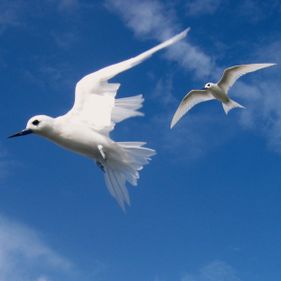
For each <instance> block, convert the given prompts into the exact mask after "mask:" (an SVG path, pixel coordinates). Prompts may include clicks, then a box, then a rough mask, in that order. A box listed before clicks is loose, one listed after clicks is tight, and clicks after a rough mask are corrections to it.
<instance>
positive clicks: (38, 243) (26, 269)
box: [0, 215, 72, 281]
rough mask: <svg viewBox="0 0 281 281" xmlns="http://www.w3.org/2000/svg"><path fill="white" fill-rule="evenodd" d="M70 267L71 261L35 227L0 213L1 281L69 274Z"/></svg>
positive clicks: (37, 278) (43, 278)
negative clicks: (36, 230)
mask: <svg viewBox="0 0 281 281" xmlns="http://www.w3.org/2000/svg"><path fill="white" fill-rule="evenodd" d="M71 269H72V264H71V263H70V262H69V261H68V260H67V259H66V258H64V257H62V256H60V255H59V254H57V253H56V252H55V251H54V250H52V249H51V248H50V247H48V246H47V245H46V244H45V243H44V242H43V241H42V239H41V238H40V237H39V235H38V234H37V233H36V232H35V231H34V230H32V229H31V228H29V227H27V226H25V225H22V224H19V223H17V222H14V221H11V220H9V219H7V218H6V217H4V216H3V215H0V280H1V281H32V280H37V281H39V280H40V281H43V280H44V281H47V280H48V281H49V279H48V277H47V274H54V273H57V272H59V274H61V273H64V274H67V273H69V272H70V271H71Z"/></svg>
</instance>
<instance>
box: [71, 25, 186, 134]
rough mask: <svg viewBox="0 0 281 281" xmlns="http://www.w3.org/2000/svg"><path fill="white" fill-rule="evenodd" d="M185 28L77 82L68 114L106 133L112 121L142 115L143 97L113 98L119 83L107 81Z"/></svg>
mask: <svg viewBox="0 0 281 281" xmlns="http://www.w3.org/2000/svg"><path fill="white" fill-rule="evenodd" d="M188 31H189V29H186V30H185V31H183V32H181V33H179V34H178V35H176V36H174V37H172V38H170V39H169V40H167V41H164V42H163V43H161V44H159V45H157V46H155V47H154V48H152V49H149V50H148V51H146V52H144V53H141V54H140V55H138V56H136V57H133V58H131V59H128V60H125V61H123V62H120V63H117V64H113V65H111V66H108V67H105V68H103V69H100V70H98V71H96V72H93V73H91V74H89V75H86V76H85V77H83V78H82V79H81V80H80V81H79V82H78V83H77V84H76V89H75V102H74V106H73V108H72V109H71V110H70V111H69V112H68V113H67V114H69V115H71V117H72V118H76V119H78V120H79V121H81V122H84V123H86V124H88V125H89V126H90V127H91V128H93V129H95V130H98V131H100V132H103V133H105V134H108V133H109V132H110V131H111V130H112V129H113V128H114V125H115V123H117V122H120V121H122V120H124V119H126V118H129V117H132V116H136V115H141V113H140V112H139V111H137V110H138V109H139V108H140V107H141V106H142V102H143V98H142V96H135V97H129V98H124V99H115V96H116V93H117V90H118V89H119V87H120V84H117V83H108V82H107V81H108V80H109V79H111V78H113V77H114V76H116V75H117V74H119V73H121V72H123V71H125V70H127V69H130V68H132V67H134V66H135V65H137V64H140V63H141V62H143V61H144V60H145V59H147V58H149V57H150V56H151V55H152V54H154V53H155V52H157V51H159V50H161V49H163V48H166V47H168V46H170V45H172V44H174V43H176V42H177V41H179V40H181V39H183V38H184V37H185V36H186V34H187V32H188Z"/></svg>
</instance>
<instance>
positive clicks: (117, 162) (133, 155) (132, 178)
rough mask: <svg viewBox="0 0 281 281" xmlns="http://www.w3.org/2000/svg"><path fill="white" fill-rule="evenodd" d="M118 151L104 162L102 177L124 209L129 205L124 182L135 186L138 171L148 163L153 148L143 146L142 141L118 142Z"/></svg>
mask: <svg viewBox="0 0 281 281" xmlns="http://www.w3.org/2000/svg"><path fill="white" fill-rule="evenodd" d="M117 144H118V146H119V147H120V153H118V154H116V157H111V158H108V159H107V160H106V161H105V162H104V163H103V167H104V172H105V173H104V175H105V176H104V177H105V183H106V186H107V188H108V190H109V192H110V194H111V195H112V196H113V197H114V198H115V199H116V201H117V202H118V204H119V205H120V207H121V208H122V209H123V211H125V205H126V204H127V205H130V197H129V193H128V190H127V187H126V182H129V183H130V184H131V185H134V186H136V185H137V181H138V179H139V171H140V170H141V169H142V168H143V166H144V165H146V164H148V163H149V160H151V156H153V155H155V150H153V149H150V148H147V147H143V145H145V143H144V142H118V143H117Z"/></svg>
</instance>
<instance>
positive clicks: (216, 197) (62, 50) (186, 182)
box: [0, 0, 281, 281]
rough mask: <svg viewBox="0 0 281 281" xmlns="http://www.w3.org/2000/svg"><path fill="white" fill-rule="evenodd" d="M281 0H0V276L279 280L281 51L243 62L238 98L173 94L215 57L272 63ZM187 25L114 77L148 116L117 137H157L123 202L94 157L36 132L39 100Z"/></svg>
mask: <svg viewBox="0 0 281 281" xmlns="http://www.w3.org/2000/svg"><path fill="white" fill-rule="evenodd" d="M280 15H281V4H280V1H275V0H271V1H256V0H246V1H231V0H227V1H222V0H195V1H181V0H176V1H158V0H154V1H147V0H143V1H136V0H133V1H125V0H106V1H83V0H43V1H40V3H39V2H38V1H20V0H12V1H7V0H2V1H1V2H0V37H1V44H0V80H1V86H2V102H1V105H0V106H1V110H0V112H1V113H0V114H1V119H2V122H1V133H0V134H1V135H0V136H1V139H2V141H1V142H0V166H1V170H0V181H1V188H0V280H1V281H2V280H3V281H11V280H12V281H64V280H67V281H72V280H81V281H88V280H95V281H104V280H106V281H119V280H120V281H121V280H122V281H127V280H128V281H131V280H134V281H143V280H146V281H246V280H247V281H248V280H251V281H264V280H266V281H276V280H279V279H280V278H281V266H280V265H281V243H280V236H281V225H280V218H281V204H280V202H281V190H280V185H281V177H280V165H281V133H280V132H281V106H280V104H281V93H280V79H281V74H280V66H278V65H277V66H276V67H272V68H269V69H265V70H261V71H258V72H256V73H252V74H249V75H247V76H244V77H243V78H241V79H240V80H239V82H238V83H237V84H235V86H234V87H233V88H232V89H231V92H230V95H231V97H233V98H234V99H235V100H237V101H238V102H239V103H241V104H242V105H244V106H246V107H247V109H246V110H238V109H237V110H233V111H232V112H231V113H230V114H229V115H228V116H225V115H224V113H223V109H222V107H221V105H220V104H219V103H217V102H215V101H214V102H209V103H206V104H201V105H198V106H197V107H196V108H194V109H192V111H191V112H190V113H189V114H188V115H187V116H185V117H184V118H183V119H182V120H181V121H180V122H179V124H178V125H177V126H176V127H175V128H174V130H172V131H171V130H170V129H169V124H170V120H171V117H172V115H173V113H174V111H175V109H176V107H177V105H178V103H179V102H180V100H181V98H182V97H183V96H184V95H185V94H186V92H188V91H189V90H190V89H193V88H201V87H202V86H203V85H204V84H205V83H206V82H208V81H213V82H216V81H217V80H218V79H219V77H220V74H221V71H222V69H224V68H225V67H227V66H231V65H234V64H241V63H256V62H276V63H277V64H279V65H280V63H281V51H280V45H281V35H280V27H281V17H280ZM189 26H190V27H191V31H190V33H189V34H188V36H187V38H186V39H185V40H184V41H183V42H181V43H179V44H178V45H177V46H175V47H173V48H171V49H169V50H167V51H163V52H161V53H158V54H156V55H155V56H153V57H152V58H151V59H150V60H148V61H146V62H145V63H143V64H141V65H140V66H138V67H136V68H134V69H131V70H130V71H128V72H125V73H122V74H121V75H119V76H118V77H115V78H114V79H113V81H118V82H120V83H121V84H122V86H121V88H120V90H119V93H118V95H119V96H120V97H122V96H131V95H136V94H140V93H142V94H143V95H144V97H145V103H144V107H143V109H142V111H143V112H144V113H145V117H143V118H133V119H130V120H126V121H125V122H122V123H121V124H118V126H117V127H116V130H115V131H114V132H113V134H112V137H113V138H114V139H115V140H118V141H132V140H137V141H138V140H140V141H141V140H145V141H148V146H149V147H152V148H155V149H156V150H157V153H158V154H157V155H156V156H155V157H153V161H152V162H151V163H150V165H148V166H146V167H145V169H144V170H143V171H142V173H141V179H140V181H139V185H138V187H137V188H131V187H130V195H131V201H132V206H131V207H130V208H128V210H127V213H126V214H124V213H123V212H122V211H121V209H120V208H119V207H118V205H117V204H116V203H115V202H114V200H113V199H112V198H111V197H110V195H109V194H108V192H107V190H106V188H105V184H104V180H103V175H102V173H101V172H100V170H99V169H98V168H97V167H96V165H95V163H92V162H91V161H89V160H88V159H85V158H82V157H80V156H78V155H75V154H72V153H69V152H67V151H64V150H62V149H61V148H59V147H56V146H55V145H53V144H52V143H49V142H47V141H46V140H44V139H41V138H38V137H36V136H28V137H25V138H20V139H13V140H7V139H6V137H7V136H8V135H10V134H11V133H14V132H16V131H18V130H20V129H22V128H24V127H25V124H26V121H27V120H28V119H29V118H30V117H31V116H33V115H36V114H42V113H43V114H48V115H51V116H58V115H61V114H63V113H65V112H67V111H68V109H69V108H70V107H71V106H72V103H73V98H74V87H75V83H76V82H77V81H78V80H79V79H80V78H81V77H82V76H83V75H85V74H88V73H90V72H92V71H94V70H97V69H99V68H101V67H103V66H107V65H109V64H112V63H115V62H119V61H121V60H123V59H126V58H129V57H131V56H134V55H136V54H138V53H140V52H142V51H144V50H146V49H148V48H150V47H152V46H154V45H156V44H157V43H158V42H160V41H161V40H163V39H166V38H167V37H169V36H171V35H173V34H176V33H178V32H180V31H181V30H183V29H184V28H186V27H189Z"/></svg>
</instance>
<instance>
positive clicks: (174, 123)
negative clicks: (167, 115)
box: [170, 119, 177, 130]
mask: <svg viewBox="0 0 281 281" xmlns="http://www.w3.org/2000/svg"><path fill="white" fill-rule="evenodd" d="M176 123H177V121H175V120H174V119H173V120H172V122H171V124H170V129H171V130H172V129H173V128H174V126H175V125H176Z"/></svg>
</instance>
